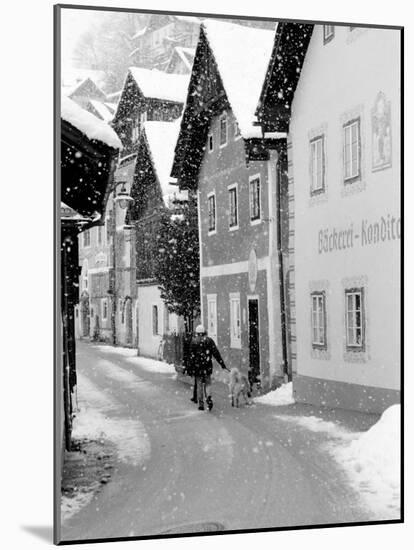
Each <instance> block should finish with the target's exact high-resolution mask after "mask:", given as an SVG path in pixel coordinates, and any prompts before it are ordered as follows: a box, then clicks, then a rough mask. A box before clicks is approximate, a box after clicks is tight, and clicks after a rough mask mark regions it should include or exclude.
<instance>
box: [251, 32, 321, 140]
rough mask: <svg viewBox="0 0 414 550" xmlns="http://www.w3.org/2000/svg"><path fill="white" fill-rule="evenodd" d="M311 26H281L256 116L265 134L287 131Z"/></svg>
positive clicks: (276, 36) (275, 40) (310, 34)
mask: <svg viewBox="0 0 414 550" xmlns="http://www.w3.org/2000/svg"><path fill="white" fill-rule="evenodd" d="M312 32H313V25H311V24H304V23H281V24H280V25H279V27H278V29H277V32H276V35H275V39H274V44H273V49H272V55H271V57H270V61H269V64H268V67H267V71H266V77H265V80H264V83H263V87H262V91H261V94H260V99H259V102H258V106H257V108H256V114H257V117H258V119H259V121H260V124H261V125H262V127H263V130H264V131H265V132H278V131H279V132H286V131H288V127H289V121H290V112H291V105H292V101H293V97H294V94H295V90H296V86H297V84H298V81H299V78H300V73H301V70H302V66H303V62H304V59H305V55H306V52H307V49H308V46H309V42H310V39H311V36H312Z"/></svg>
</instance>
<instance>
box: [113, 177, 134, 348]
mask: <svg viewBox="0 0 414 550" xmlns="http://www.w3.org/2000/svg"><path fill="white" fill-rule="evenodd" d="M120 185H122V187H121V190H120V191H119V193H117V192H116V190H117V188H118V187H119V186H120ZM112 193H113V195H112V196H113V201H114V212H113V216H112V218H113V223H112V275H111V281H110V294H111V295H112V307H111V328H112V344H113V345H114V346H116V343H117V341H116V303H117V292H116V205H117V204H118V205H119V207H120V208H121V209H122V210H125V209H126V208H127V207H128V205H129V204H130V203H131V202H133V201H134V199H133V198H132V197H131V195H130V194H129V193H128V191H127V190H126V188H125V181H118V182H116V183H115V184H114V186H113V188H112Z"/></svg>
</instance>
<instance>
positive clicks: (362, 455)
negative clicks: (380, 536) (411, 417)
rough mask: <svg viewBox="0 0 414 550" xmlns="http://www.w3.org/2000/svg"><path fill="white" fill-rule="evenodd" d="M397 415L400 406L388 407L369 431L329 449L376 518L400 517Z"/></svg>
mask: <svg viewBox="0 0 414 550" xmlns="http://www.w3.org/2000/svg"><path fill="white" fill-rule="evenodd" d="M400 415H401V409H400V405H393V406H392V407H389V408H388V409H387V410H386V411H385V412H384V413H383V414H382V416H381V418H380V420H379V421H378V422H377V423H376V424H374V426H372V428H371V429H369V430H368V431H367V432H365V433H362V434H360V435H359V436H358V437H357V438H356V439H354V440H353V441H352V442H351V443H350V444H349V445H347V446H345V447H343V448H338V449H334V450H333V455H334V456H335V458H336V459H337V460H338V462H339V463H340V464H342V466H343V467H344V468H345V469H346V470H347V473H348V475H349V477H350V480H351V482H352V484H353V485H354V486H355V487H356V488H357V489H359V491H360V492H361V494H362V495H363V496H364V498H365V500H366V502H367V503H368V504H369V505H370V507H371V508H372V509H373V510H374V511H376V513H377V515H378V519H397V518H399V515H400V464H401V462H400V433H401V426H400Z"/></svg>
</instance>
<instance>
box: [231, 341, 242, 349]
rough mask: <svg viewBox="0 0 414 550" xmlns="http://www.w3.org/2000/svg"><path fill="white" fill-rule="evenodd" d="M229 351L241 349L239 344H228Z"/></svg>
mask: <svg viewBox="0 0 414 550" xmlns="http://www.w3.org/2000/svg"><path fill="white" fill-rule="evenodd" d="M230 348H231V349H241V342H230Z"/></svg>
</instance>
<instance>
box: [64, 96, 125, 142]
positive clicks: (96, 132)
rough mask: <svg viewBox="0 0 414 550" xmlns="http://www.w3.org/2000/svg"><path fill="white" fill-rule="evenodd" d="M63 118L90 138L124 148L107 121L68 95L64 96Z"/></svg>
mask: <svg viewBox="0 0 414 550" xmlns="http://www.w3.org/2000/svg"><path fill="white" fill-rule="evenodd" d="M61 118H62V119H63V120H66V122H69V123H70V124H72V126H74V127H75V128H77V129H78V130H79V131H80V132H82V133H83V134H85V135H86V136H87V137H88V138H89V139H96V140H98V141H101V142H102V143H105V144H106V145H109V146H110V147H113V148H114V149H122V143H121V141H120V140H119V138H118V136H117V135H116V133H115V132H114V130H113V129H112V128H111V127H110V126H109V125H108V124H107V123H106V122H104V121H103V120H101V119H99V118H98V117H96V116H95V115H93V114H92V113H88V111H85V109H82V107H79V105H78V104H77V103H75V102H74V101H72V100H71V99H69V98H68V97H62V103H61Z"/></svg>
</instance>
